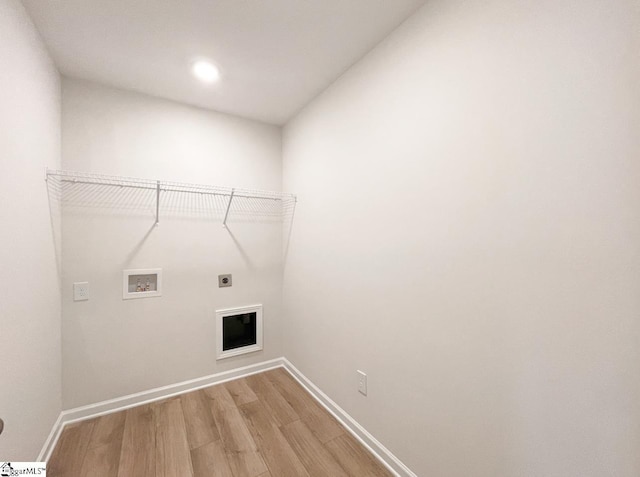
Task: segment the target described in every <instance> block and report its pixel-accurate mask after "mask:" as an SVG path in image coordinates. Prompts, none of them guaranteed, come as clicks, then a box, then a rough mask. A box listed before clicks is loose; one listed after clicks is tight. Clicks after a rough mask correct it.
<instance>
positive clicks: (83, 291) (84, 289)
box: [73, 282, 89, 301]
mask: <svg viewBox="0 0 640 477" xmlns="http://www.w3.org/2000/svg"><path fill="white" fill-rule="evenodd" d="M88 299H89V282H76V283H74V284H73V301H85V300H88Z"/></svg>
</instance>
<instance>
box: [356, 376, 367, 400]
mask: <svg viewBox="0 0 640 477" xmlns="http://www.w3.org/2000/svg"><path fill="white" fill-rule="evenodd" d="M358 392H359V393H360V394H364V395H365V396H366V395H367V375H366V374H365V373H363V372H362V371H360V370H358Z"/></svg>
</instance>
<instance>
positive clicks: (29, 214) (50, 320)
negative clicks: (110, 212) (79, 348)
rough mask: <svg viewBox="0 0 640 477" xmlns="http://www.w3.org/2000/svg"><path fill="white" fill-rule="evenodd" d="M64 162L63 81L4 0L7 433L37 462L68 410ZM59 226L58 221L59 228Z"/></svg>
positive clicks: (0, 252) (1, 267)
mask: <svg viewBox="0 0 640 477" xmlns="http://www.w3.org/2000/svg"><path fill="white" fill-rule="evenodd" d="M59 165H60V79H59V76H58V72H57V70H56V68H55V66H54V65H53V63H52V62H51V60H50V59H49V56H48V54H47V52H46V50H45V48H44V46H43V44H42V41H41V40H40V37H39V36H38V34H37V32H36V30H35V28H34V27H33V25H32V23H31V20H30V19H29V17H28V16H27V14H26V12H25V11H24V9H23V7H22V4H21V3H20V2H19V1H17V0H0V341H1V342H2V355H1V357H0V381H1V382H2V384H1V388H2V391H0V418H2V419H4V421H5V430H4V433H3V434H2V435H1V436H0V456H2V458H4V459H13V460H17V461H19V460H23V461H24V460H26V461H31V460H33V459H35V458H36V457H37V455H38V453H39V451H40V449H41V448H42V445H43V443H44V441H45V439H46V438H47V436H48V434H49V432H50V430H51V427H52V425H53V423H54V421H55V420H56V418H57V417H58V414H59V413H60V409H61V404H60V402H61V401H60V399H61V398H60V396H61V391H60V285H59V280H58V272H57V263H56V244H58V245H59V236H58V240H57V241H56V239H54V230H55V231H57V232H58V233H59V214H57V213H55V211H54V213H53V214H50V212H49V201H48V197H47V188H46V186H45V182H44V170H45V166H48V167H54V168H55V167H59ZM55 225H58V226H57V227H54V226H55Z"/></svg>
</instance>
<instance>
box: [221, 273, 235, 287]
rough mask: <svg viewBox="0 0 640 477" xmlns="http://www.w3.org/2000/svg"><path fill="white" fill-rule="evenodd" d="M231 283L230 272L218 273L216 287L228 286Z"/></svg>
mask: <svg viewBox="0 0 640 477" xmlns="http://www.w3.org/2000/svg"><path fill="white" fill-rule="evenodd" d="M232 285H233V280H232V277H231V274H230V273H227V274H225V275H218V288H225V287H230V286H232Z"/></svg>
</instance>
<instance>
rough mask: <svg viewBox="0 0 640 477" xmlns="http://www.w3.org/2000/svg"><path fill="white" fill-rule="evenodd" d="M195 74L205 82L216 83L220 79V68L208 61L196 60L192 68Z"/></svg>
mask: <svg viewBox="0 0 640 477" xmlns="http://www.w3.org/2000/svg"><path fill="white" fill-rule="evenodd" d="M191 71H192V72H193V74H194V76H195V77H196V78H198V79H199V80H200V81H204V82H205V83H214V82H216V81H218V79H220V70H219V69H218V67H217V66H216V65H214V64H213V63H210V62H208V61H204V60H201V61H196V62H195V63H194V64H193V67H192V68H191Z"/></svg>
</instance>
